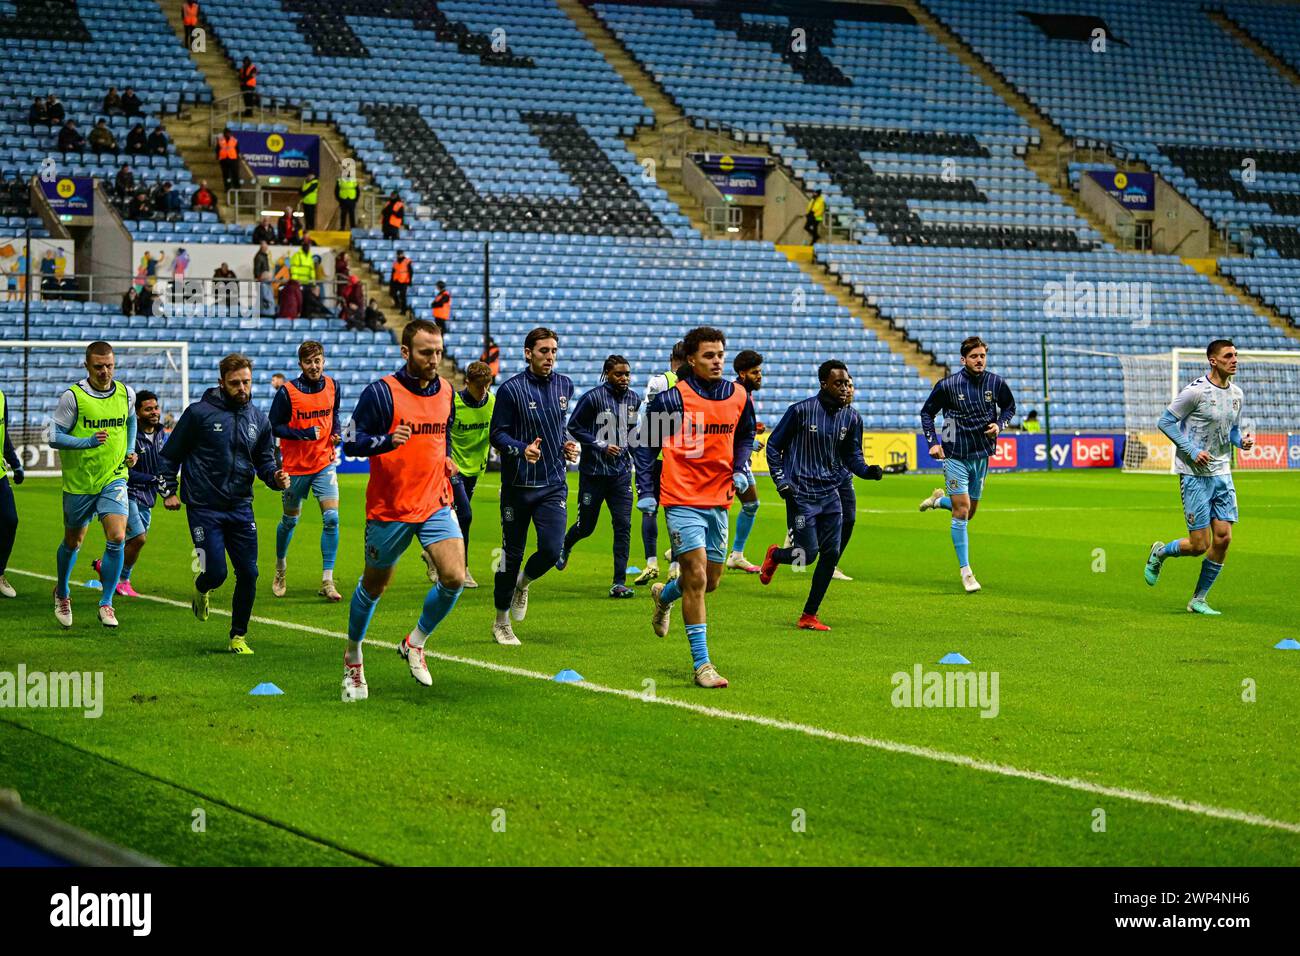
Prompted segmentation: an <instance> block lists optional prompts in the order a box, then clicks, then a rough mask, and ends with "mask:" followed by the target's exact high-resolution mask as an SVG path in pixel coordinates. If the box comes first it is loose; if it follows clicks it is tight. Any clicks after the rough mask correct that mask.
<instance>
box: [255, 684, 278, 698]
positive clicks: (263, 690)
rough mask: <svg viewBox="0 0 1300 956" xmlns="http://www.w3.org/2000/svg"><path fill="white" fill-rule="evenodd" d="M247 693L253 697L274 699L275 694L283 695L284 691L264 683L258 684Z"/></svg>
mask: <svg viewBox="0 0 1300 956" xmlns="http://www.w3.org/2000/svg"><path fill="white" fill-rule="evenodd" d="M248 693H249V694H250V695H251V696H253V697H274V696H275V695H276V694H283V693H284V691H282V690H280V688H278V687H276V686H275V685H274V684H270V683H265V684H258V685H257V686H256V687H254V688H253V689H252V690H250V691H249V692H248Z"/></svg>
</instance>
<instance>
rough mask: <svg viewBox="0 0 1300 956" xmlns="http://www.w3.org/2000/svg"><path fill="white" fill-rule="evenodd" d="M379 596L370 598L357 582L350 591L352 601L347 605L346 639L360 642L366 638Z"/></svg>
mask: <svg viewBox="0 0 1300 956" xmlns="http://www.w3.org/2000/svg"><path fill="white" fill-rule="evenodd" d="M378 603H379V598H372V597H371V596H370V595H369V594H367V593H366V589H365V588H363V587H362V586H361V582H360V581H358V582H357V589H356V590H355V591H353V592H352V603H351V604H350V605H349V606H348V640H349V641H356V642H358V643H360V642H361V641H364V640H365V639H366V630H367V629H368V628H369V627H370V619H371V618H372V617H374V616H375V606H376V605H377V604H378Z"/></svg>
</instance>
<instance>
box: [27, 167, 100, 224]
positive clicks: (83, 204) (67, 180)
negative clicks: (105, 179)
mask: <svg viewBox="0 0 1300 956" xmlns="http://www.w3.org/2000/svg"><path fill="white" fill-rule="evenodd" d="M40 182H41V192H43V193H44V194H45V199H46V201H47V202H49V204H50V210H51V211H52V212H53V213H54V215H56V216H58V217H59V219H60V220H61V221H64V222H66V221H67V220H68V218H69V217H71V218H78V219H79V218H82V217H90V216H93V215H94V214H95V180H94V179H93V178H91V177H90V176H60V177H58V178H57V179H49V180H46V179H42V180H41V181H40Z"/></svg>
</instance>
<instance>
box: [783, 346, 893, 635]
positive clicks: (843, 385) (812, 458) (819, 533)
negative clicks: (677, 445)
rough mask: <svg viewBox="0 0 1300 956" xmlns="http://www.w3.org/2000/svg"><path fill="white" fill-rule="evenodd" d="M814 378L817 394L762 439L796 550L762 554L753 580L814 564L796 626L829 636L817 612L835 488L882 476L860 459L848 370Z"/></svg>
mask: <svg viewBox="0 0 1300 956" xmlns="http://www.w3.org/2000/svg"><path fill="white" fill-rule="evenodd" d="M817 379H818V381H819V382H820V383H821V390H820V391H818V393H817V394H816V395H814V396H812V398H805V399H804V400H803V401H801V402H795V403H794V404H793V405H791V406H790V407H789V408H788V409H786V412H785V415H783V416H782V417H781V421H780V423H779V424H778V425H777V426H776V428H775V429H773V430H772V434H771V436H770V437H769V438H768V440H767V467H768V471H769V473H770V474H771V476H772V480H773V481H774V482H775V483H776V490H777V493H778V494H779V495H780V496H781V497H782V498H784V499H785V504H786V516H787V520H788V523H789V525H790V528H791V530H792V531H793V533H794V546H793V547H789V548H782V547H779V546H778V545H775V544H774V545H772V546H771V547H770V548H768V549H767V556H766V557H765V558H764V559H763V566H762V568H761V569H760V571H759V578H758V579H759V580H760V581H762V582H763V583H764V584H767V583H769V582H770V581H771V580H772V575H773V574H775V573H776V569H777V566H778V565H782V564H794V563H795V562H796V561H797V562H799V563H800V564H801V566H803V567H807V566H808V565H810V564H812V563H813V562H814V561H816V562H817V568H816V570H814V571H813V577H812V585H811V586H810V587H809V589H808V601H807V603H806V604H804V608H803V615H802V616H801V617H800V618H799V627H801V628H804V629H805V630H810V631H829V630H830V628H829V627H827V626H826V625H825V624H823V623H822V622H821V621H819V620H818V619H817V609H818V608H819V607H820V606H821V602H822V598H824V597H825V596H826V588H827V587H828V586H829V585H830V583H831V573H832V572H833V571H834V570H835V562H836V561H837V560H838V559H839V556H840V525H841V517H840V515H841V511H840V509H841V504H840V487H841V486H842V485H843V484H844V476H845V475H846V474H848V473H852V474H855V475H857V476H858V477H859V478H865V479H867V480H870V481H879V480H880V479H881V478H882V477H884V470H883V469H882V468H881V467H880V466H879V465H868V464H867V463H866V461H865V460H864V459H863V457H862V418H861V416H859V415H858V413H857V412H856V411H855V410H854V409H853V406H852V405H851V404H850V395H851V391H850V387H849V370H848V368H847V367H846V366H845V364H844V363H843V362H841V361H839V360H838V359H830V360H829V361H826V362H823V363H822V364H821V367H820V368H819V369H818V370H817ZM818 557H820V558H821V560H820V561H818Z"/></svg>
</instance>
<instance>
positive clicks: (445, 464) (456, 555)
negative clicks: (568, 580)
mask: <svg viewBox="0 0 1300 956" xmlns="http://www.w3.org/2000/svg"><path fill="white" fill-rule="evenodd" d="M402 358H403V359H405V360H406V365H405V366H404V367H403V368H400V369H398V370H397V371H396V372H394V373H393V374H392V375H385V376H384V377H383V378H381V379H380V380H379V381H377V382H372V383H371V384H369V385H367V386H366V389H365V391H363V392H362V393H361V398H360V400H359V401H358V402H357V408H356V411H354V412H353V413H352V421H351V422H349V423H348V426H347V429H346V436H345V439H346V440H345V441H344V443H343V450H344V453H345V454H347V455H349V456H353V457H359V458H369V459H370V480H369V481H368V482H367V484H366V568H365V571H364V572H363V573H362V575H361V580H360V581H358V582H357V589H356V590H355V591H354V592H353V593H352V605H351V608H350V610H349V613H348V647H347V651H346V652H345V653H344V655H343V665H344V666H343V700H344V701H356V700H365V699H366V698H367V697H368V696H369V688H368V687H367V685H366V676H365V670H364V669H363V667H362V654H361V642H362V641H363V640H364V639H365V636H366V629H367V628H368V627H369V626H370V619H371V617H373V616H374V613H375V606H376V605H377V604H378V603H379V598H380V597H381V596H382V595H383V593H384V591H385V590H386V589H387V587H388V582H389V581H391V580H392V577H393V565H395V564H396V563H397V559H398V558H400V557H401V556H402V553H403V552H404V551H406V548H407V546H408V545H409V544H410V543H411V539H412V538H416V537H418V538H419V539H420V546H421V547H422V548H424V551H425V553H426V554H427V555H428V559H429V562H430V563H431V564H432V566H433V567H434V568H435V569H436V570H437V574H438V581H437V583H436V584H434V586H433V587H431V588H430V589H429V593H428V594H427V595H426V596H425V598H424V609H423V610H422V611H421V613H420V618H419V620H418V621H417V622H416V624H415V627H414V629H413V630H411V632H410V633H409V634H407V635H406V637H405V638H403V639H402V643H401V645H400V646H399V647H398V653H400V654H401V655H402V657H403V658H404V659H405V660H406V662H407V664H408V665H409V667H410V669H411V676H412V677H414V678H415V680H416V681H417V682H418V683H420V684H422V685H423V686H425V687H430V686H432V685H433V678H432V677H431V676H430V675H429V668H428V666H427V665H426V663H425V660H424V642H425V641H426V640H427V639H428V637H429V634H430V633H432V631H433V629H434V628H436V627H437V626H438V624H439V622H440V621H442V619H443V618H444V617H446V616H447V614H448V613H450V611H451V609H452V608H453V607H455V606H456V601H457V599H458V598H459V597H460V592H461V590H462V589H463V588H464V587H465V549H464V541H463V539H462V538H461V533H460V525H459V524H458V523H457V521H456V516H455V514H454V513H453V512H452V490H451V479H452V477H453V476H454V475H456V473H457V468H456V464H455V462H453V461H452V458H451V422H452V418H453V416H454V415H455V404H454V403H453V401H452V398H453V394H454V393H453V391H452V386H451V383H450V382H448V381H447V380H446V379H443V378H440V377H439V376H438V363H439V362H441V361H442V332H441V331H439V329H438V327H437V326H436V325H434V324H433V323H432V322H429V321H427V320H425V319H415V320H414V321H412V322H409V323H407V326H406V328H405V329H403V330H402Z"/></svg>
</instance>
